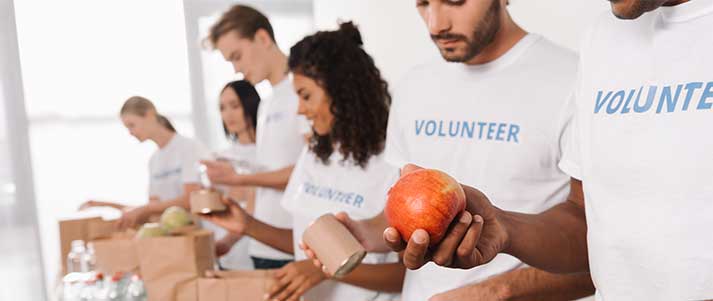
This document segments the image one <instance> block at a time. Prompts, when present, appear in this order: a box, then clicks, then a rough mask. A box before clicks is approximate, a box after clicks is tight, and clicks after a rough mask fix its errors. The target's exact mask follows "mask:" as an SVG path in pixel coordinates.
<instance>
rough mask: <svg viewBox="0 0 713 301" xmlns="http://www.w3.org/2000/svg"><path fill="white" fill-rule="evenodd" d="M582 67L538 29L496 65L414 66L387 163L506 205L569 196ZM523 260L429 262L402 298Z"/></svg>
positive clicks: (532, 207)
mask: <svg viewBox="0 0 713 301" xmlns="http://www.w3.org/2000/svg"><path fill="white" fill-rule="evenodd" d="M576 64H577V58H576V55H575V54H574V53H572V52H571V51H568V50H565V49H563V48H561V47H559V46H556V45H554V44H552V43H551V42H549V41H548V40H546V39H544V38H543V37H541V36H539V35H536V34H529V35H527V36H525V37H524V38H523V39H522V40H521V41H519V42H518V43H517V44H516V45H515V46H514V47H513V48H512V49H511V50H509V51H508V52H507V53H506V54H504V55H503V56H501V57H500V58H498V59H497V60H495V61H493V62H490V63H487V64H483V65H477V66H468V65H465V64H457V63H446V62H443V61H441V60H439V61H438V62H436V63H432V64H429V65H426V66H422V67H420V68H417V69H415V70H413V71H412V72H410V74H409V75H408V76H407V77H406V78H405V79H404V80H403V81H401V82H400V85H398V86H397V87H396V89H395V93H394V104H393V106H392V109H391V115H390V117H389V127H388V134H387V146H386V159H387V161H389V162H392V163H393V164H396V165H399V166H401V165H403V164H404V163H408V162H411V163H415V164H418V165H420V166H424V167H428V168H435V169H440V170H442V171H445V172H447V173H449V174H450V175H452V176H453V177H455V178H456V179H457V180H458V181H460V182H462V183H465V184H469V185H472V186H475V187H477V188H479V189H481V190H482V191H483V192H484V193H486V194H487V195H488V196H489V197H490V198H491V199H492V200H493V202H494V203H495V205H496V206H498V207H500V208H503V209H505V210H514V211H519V212H529V213H536V212H541V211H543V210H545V209H547V208H549V207H551V206H553V205H554V204H557V203H559V202H562V201H564V200H565V198H566V196H567V194H568V192H569V180H570V178H569V176H567V175H566V174H565V173H563V172H562V171H561V170H560V169H559V168H558V167H557V163H558V162H559V159H560V154H561V152H560V138H561V136H562V135H563V133H564V129H565V128H566V124H567V123H568V120H569V119H570V116H569V115H568V114H571V112H569V111H567V110H566V109H565V103H566V102H567V99H568V96H569V95H570V93H571V87H572V86H573V84H574V79H575V74H576ZM521 266H523V265H522V263H521V262H520V261H519V260H517V259H516V258H514V257H512V256H509V255H505V254H501V255H498V256H497V257H496V258H495V259H494V260H493V261H492V262H491V263H489V264H487V265H484V266H480V267H477V268H474V269H470V270H458V269H448V268H443V267H439V266H437V265H435V264H433V263H429V264H427V265H425V266H424V267H422V268H420V269H419V270H416V271H411V270H409V271H407V272H406V279H405V282H404V289H403V292H402V294H403V300H404V301H416V300H426V299H428V298H430V297H431V296H433V295H435V294H437V293H440V292H444V291H448V290H451V289H454V288H458V287H461V286H464V285H466V284H470V283H474V282H478V281H481V280H483V279H485V278H487V277H490V276H493V275H496V274H500V273H503V272H506V271H510V270H513V269H516V268H518V267H521Z"/></svg>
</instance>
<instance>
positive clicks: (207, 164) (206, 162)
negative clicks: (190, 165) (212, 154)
mask: <svg viewBox="0 0 713 301" xmlns="http://www.w3.org/2000/svg"><path fill="white" fill-rule="evenodd" d="M200 162H201V164H203V165H205V167H208V168H210V167H213V166H215V164H216V163H217V162H216V161H213V160H200Z"/></svg>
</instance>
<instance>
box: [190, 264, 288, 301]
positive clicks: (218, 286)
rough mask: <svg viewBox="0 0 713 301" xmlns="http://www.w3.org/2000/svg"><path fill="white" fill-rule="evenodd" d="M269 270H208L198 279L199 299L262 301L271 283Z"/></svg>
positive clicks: (204, 300)
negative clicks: (205, 274) (204, 275)
mask: <svg viewBox="0 0 713 301" xmlns="http://www.w3.org/2000/svg"><path fill="white" fill-rule="evenodd" d="M272 273H273V272H272V271H271V270H252V271H209V272H208V275H207V276H206V277H203V278H200V279H198V300H199V301H232V300H241V301H262V300H263V296H264V295H265V294H266V293H267V292H268V289H269V288H270V287H271V286H272V285H273V281H274V280H273V277H272Z"/></svg>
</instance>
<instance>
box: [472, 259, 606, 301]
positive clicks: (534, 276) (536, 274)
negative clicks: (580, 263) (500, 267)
mask: <svg viewBox="0 0 713 301" xmlns="http://www.w3.org/2000/svg"><path fill="white" fill-rule="evenodd" d="M477 285H478V286H482V287H485V288H490V289H492V290H493V291H495V292H496V293H497V294H498V295H499V296H500V298H501V299H502V300H513V301H519V300H523V301H524V300H528V301H539V300H542V301H559V300H562V301H567V300H576V299H580V298H584V297H587V296H590V295H592V294H594V284H592V279H591V277H590V276H589V273H579V274H552V273H548V272H545V271H543V270H539V269H535V268H531V267H526V268H521V269H517V270H514V271H511V272H508V273H504V274H501V275H498V276H495V277H492V278H490V279H488V280H485V281H483V282H481V283H478V284H477Z"/></svg>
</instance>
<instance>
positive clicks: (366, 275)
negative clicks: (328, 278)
mask: <svg viewBox="0 0 713 301" xmlns="http://www.w3.org/2000/svg"><path fill="white" fill-rule="evenodd" d="M405 273H406V267H404V265H403V264H401V263H400V262H395V263H385V264H361V265H359V266H358V267H357V268H356V269H354V271H352V272H351V273H349V274H348V275H346V276H345V277H344V278H341V279H337V281H340V282H344V283H348V284H351V285H355V286H358V287H362V288H366V289H369V290H374V291H380V292H389V293H399V292H401V288H402V287H403V283H404V275H405Z"/></svg>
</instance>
